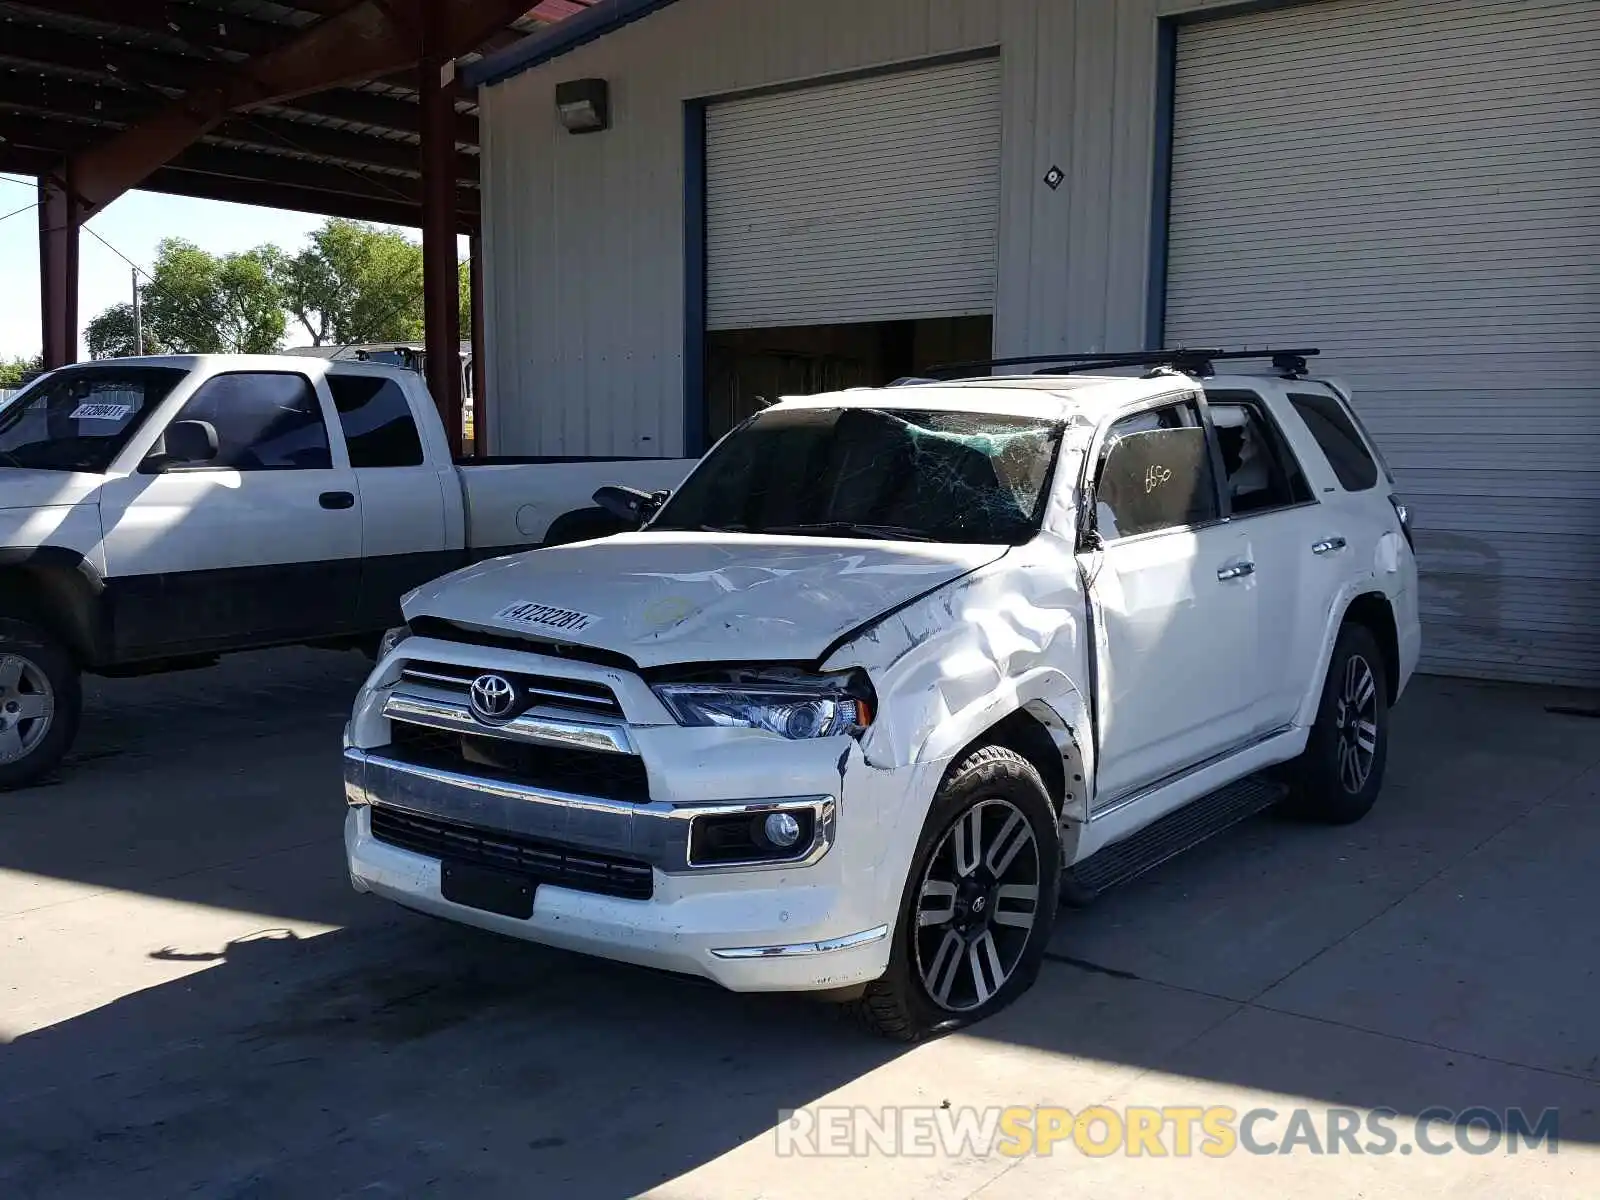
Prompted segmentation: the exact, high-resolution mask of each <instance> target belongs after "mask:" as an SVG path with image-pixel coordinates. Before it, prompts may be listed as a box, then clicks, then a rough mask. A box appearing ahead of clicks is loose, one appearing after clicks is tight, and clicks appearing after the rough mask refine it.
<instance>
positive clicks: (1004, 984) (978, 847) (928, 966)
mask: <svg viewBox="0 0 1600 1200" xmlns="http://www.w3.org/2000/svg"><path fill="white" fill-rule="evenodd" d="M1060 880H1061V848H1060V843H1059V841H1058V839H1057V834H1056V821H1055V811H1054V809H1052V808H1051V805H1050V800H1049V797H1048V795H1047V793H1046V792H1045V787H1044V783H1043V781H1042V780H1041V779H1040V778H1039V773H1038V772H1037V771H1036V770H1035V769H1034V768H1033V766H1032V764H1030V763H1029V762H1028V761H1027V760H1026V759H1024V758H1023V757H1022V756H1020V755H1018V754H1016V753H1015V752H1014V751H1011V750H1008V749H1005V748H1003V747H999V746H986V747H984V748H983V749H980V750H978V751H976V752H974V753H973V754H972V755H970V756H969V757H968V758H967V759H966V760H965V761H964V762H962V763H961V765H960V766H958V767H957V768H956V770H955V771H954V772H952V773H951V775H950V777H949V778H948V779H947V780H946V781H945V782H944V784H943V785H942V786H941V787H940V789H939V792H938V794H937V795H936V796H935V798H934V802H933V806H932V809H931V810H930V812H929V814H928V820H927V822H926V824H925V825H924V827H923V831H922V837H921V840H920V841H919V843H918V846H917V852H916V854H915V855H914V856H913V858H912V864H911V872H910V875H909V878H908V879H907V882H906V887H905V892H904V895H903V897H902V901H901V906H900V914H899V921H898V922H897V924H896V929H895V942H894V948H893V951H892V952H891V955H890V959H889V969H888V970H887V971H886V972H885V973H884V975H883V977H882V978H881V979H879V980H876V981H875V982H873V983H871V984H869V985H868V986H867V989H866V991H865V993H864V994H863V995H862V996H861V998H860V999H859V1000H857V1001H855V1003H854V1007H855V1010H856V1013H857V1015H858V1016H859V1017H860V1018H861V1019H862V1021H863V1022H864V1023H865V1024H866V1025H867V1026H868V1028H870V1029H871V1030H873V1031H874V1032H875V1033H878V1034H881V1035H883V1036H886V1037H892V1038H896V1039H899V1040H902V1041H915V1040H917V1039H919V1038H921V1037H924V1036H926V1035H928V1034H930V1033H935V1032H941V1031H943V1030H947V1029H954V1028H958V1027H959V1026H962V1025H967V1024H970V1023H971V1022H974V1021H981V1020H983V1019H984V1018H985V1017H988V1016H991V1015H993V1014H994V1013H997V1012H999V1011H1000V1010H1001V1009H1002V1008H1005V1007H1006V1006H1007V1005H1008V1004H1010V1003H1011V1002H1012V1001H1013V1000H1015V999H1016V998H1017V997H1018V996H1020V995H1021V994H1022V993H1023V992H1025V991H1027V989H1028V988H1029V987H1031V986H1032V985H1033V981H1034V979H1035V978H1036V977H1037V976H1038V973H1039V966H1040V963H1041V962H1042V961H1043V958H1044V951H1045V947H1046V945H1047V944H1048V942H1049V940H1050V931H1051V929H1052V928H1053V926H1054V924H1055V912H1056V907H1055V899H1056V893H1057V891H1058V890H1059V888H1060Z"/></svg>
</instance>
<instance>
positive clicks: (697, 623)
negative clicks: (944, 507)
mask: <svg viewBox="0 0 1600 1200" xmlns="http://www.w3.org/2000/svg"><path fill="white" fill-rule="evenodd" d="M1006 550H1007V547H1005V546H963V545H947V544H932V543H929V544H923V543H906V542H895V543H886V542H873V541H846V540H823V539H818V538H799V537H772V536H757V535H750V536H737V535H735V536H730V535H727V534H694V533H649V532H643V533H634V534H622V535H619V536H617V537H611V538H605V539H603V540H601V541H597V542H588V543H583V544H579V545H573V546H559V547H552V548H550V549H546V550H535V551H532V552H530V553H527V554H519V555H515V556H512V557H510V558H500V559H492V560H490V561H487V562H483V563H479V564H477V565H476V566H472V567H468V568H466V569H464V570H461V571H457V572H455V573H454V574H451V575H447V576H445V577H444V578H442V579H438V580H435V581H434V582H432V583H430V584H427V585H426V586H424V587H422V588H419V589H418V590H417V591H415V592H413V593H412V594H411V595H409V596H408V597H406V600H405V606H404V607H405V614H406V618H407V619H408V620H415V619H416V618H418V617H424V616H428V617H438V618H442V619H444V620H447V621H451V622H454V623H455V624H458V625H463V626H468V627H475V628H479V629H485V630H490V631H495V632H510V633H519V634H523V635H525V636H527V637H530V638H535V639H539V640H547V641H556V642H568V643H572V644H574V645H579V646H588V647H592V648H595V649H601V650H609V651H613V652H615V653H619V654H623V655H626V656H627V657H628V658H630V659H632V660H633V661H634V662H635V663H637V664H639V665H640V666H641V667H650V666H661V665H665V664H669V663H689V662H729V661H744V662H754V661H771V662H783V661H789V662H798V661H808V660H811V659H815V658H817V657H818V656H820V655H821V654H822V652H823V651H824V650H825V649H827V647H828V646H829V645H830V644H831V643H832V642H833V641H835V640H836V639H837V638H838V637H839V636H840V635H842V634H845V633H848V632H849V631H850V630H852V629H854V628H856V627H857V626H859V625H862V624H863V623H865V622H868V621H870V620H872V619H873V618H874V617H876V616H878V615H880V614H882V613H884V612H886V611H888V610H889V609H892V608H895V607H897V606H899V605H901V604H903V603H905V602H906V601H908V600H911V599H913V598H914V597H916V596H920V595H922V594H923V593H925V592H928V591H931V590H933V589H935V588H938V587H940V586H942V585H943V584H946V583H948V582H950V581H951V580H954V579H958V578H960V577H961V576H962V575H965V574H967V573H968V572H970V571H973V570H976V569H977V568H979V567H981V566H984V565H986V564H987V563H991V562H993V561H995V560H996V559H998V558H1000V557H1001V556H1002V555H1003V554H1005V552H1006Z"/></svg>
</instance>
